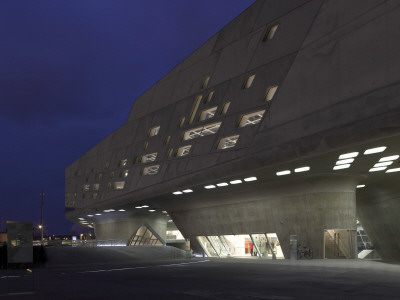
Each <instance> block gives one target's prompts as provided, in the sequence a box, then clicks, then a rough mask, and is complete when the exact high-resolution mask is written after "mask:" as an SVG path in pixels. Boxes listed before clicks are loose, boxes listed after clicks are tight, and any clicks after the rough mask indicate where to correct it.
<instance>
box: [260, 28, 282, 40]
mask: <svg viewBox="0 0 400 300" xmlns="http://www.w3.org/2000/svg"><path fill="white" fill-rule="evenodd" d="M278 26H279V24H275V25H272V26H271V27H269V28H268V30H267V33H266V34H265V36H264V38H263V41H264V42H266V41H269V40H272V39H273V38H274V36H275V33H276V30H277V29H278Z"/></svg>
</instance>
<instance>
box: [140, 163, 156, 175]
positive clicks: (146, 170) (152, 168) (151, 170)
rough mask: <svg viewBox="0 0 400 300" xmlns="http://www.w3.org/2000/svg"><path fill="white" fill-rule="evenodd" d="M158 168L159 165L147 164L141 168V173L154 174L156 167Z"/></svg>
mask: <svg viewBox="0 0 400 300" xmlns="http://www.w3.org/2000/svg"><path fill="white" fill-rule="evenodd" d="M159 168H160V165H155V166H148V167H145V168H143V172H142V174H143V175H154V174H157V173H158V169H159Z"/></svg>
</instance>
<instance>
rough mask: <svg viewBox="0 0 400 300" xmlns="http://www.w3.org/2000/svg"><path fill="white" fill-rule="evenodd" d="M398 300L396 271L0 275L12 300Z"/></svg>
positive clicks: (315, 265)
mask: <svg viewBox="0 0 400 300" xmlns="http://www.w3.org/2000/svg"><path fill="white" fill-rule="evenodd" d="M123 297H124V298H125V299H363V300H365V299H368V300H369V299H400V265H393V264H385V263H381V262H373V261H359V260H311V261H295V262H292V261H289V260H284V261H279V260H278V261H272V260H263V259H258V258H251V259H239V258H234V259H232V258H231V259H202V258H198V259H187V260H185V259H180V260H168V261H157V262H155V261H153V262H144V261H142V262H134V263H130V264H129V263H125V264H122V263H96V264H86V265H70V266H63V267H60V266H58V267H57V266H51V267H46V268H38V269H34V270H33V272H32V273H29V272H26V271H23V270H20V271H18V270H9V271H4V270H0V298H6V299H8V298H10V299H113V298H114V299H122V298H123Z"/></svg>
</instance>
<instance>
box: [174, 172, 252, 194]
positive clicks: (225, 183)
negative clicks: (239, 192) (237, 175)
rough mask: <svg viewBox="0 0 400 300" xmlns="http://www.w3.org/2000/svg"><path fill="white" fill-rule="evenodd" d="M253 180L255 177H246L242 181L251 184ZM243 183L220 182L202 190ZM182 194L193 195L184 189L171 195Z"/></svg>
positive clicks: (238, 181) (239, 181)
mask: <svg viewBox="0 0 400 300" xmlns="http://www.w3.org/2000/svg"><path fill="white" fill-rule="evenodd" d="M255 180H257V177H254V176H252V177H247V178H244V179H243V181H245V182H251V181H255ZM243 181H242V180H241V179H235V180H231V181H229V183H228V182H220V183H217V184H209V185H206V186H204V188H205V189H207V190H210V189H215V188H216V187H224V186H228V185H229V184H233V185H235V184H240V183H243ZM184 193H185V194H187V193H193V190H192V189H185V190H182V191H175V192H173V193H172V194H174V195H182V194H184Z"/></svg>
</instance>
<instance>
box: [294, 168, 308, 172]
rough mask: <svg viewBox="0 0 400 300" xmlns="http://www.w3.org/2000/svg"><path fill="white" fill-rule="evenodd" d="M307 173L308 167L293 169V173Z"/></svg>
mask: <svg viewBox="0 0 400 300" xmlns="http://www.w3.org/2000/svg"><path fill="white" fill-rule="evenodd" d="M307 171H310V167H301V168H297V169H294V172H295V173H300V172H307Z"/></svg>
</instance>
